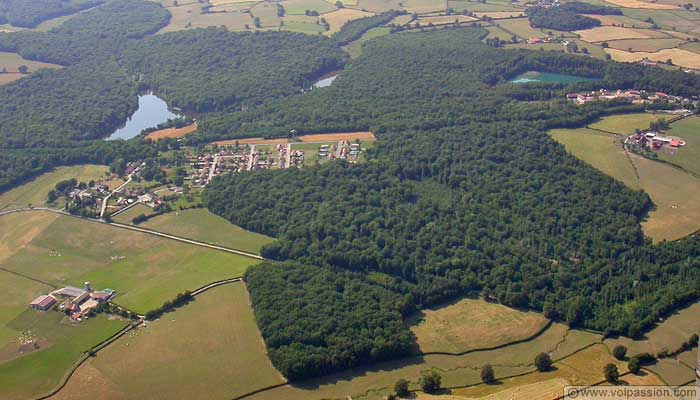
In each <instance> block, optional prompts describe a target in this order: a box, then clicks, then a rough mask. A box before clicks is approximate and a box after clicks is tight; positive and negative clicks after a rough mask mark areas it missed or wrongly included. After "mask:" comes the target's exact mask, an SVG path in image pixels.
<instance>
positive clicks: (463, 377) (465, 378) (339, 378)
mask: <svg viewBox="0 0 700 400" xmlns="http://www.w3.org/2000/svg"><path fill="white" fill-rule="evenodd" d="M599 340H600V336H599V335H594V334H590V333H586V332H579V331H569V330H568V328H567V327H566V326H564V325H562V324H553V325H552V326H551V327H550V328H549V329H547V330H546V331H545V332H544V333H543V334H542V335H540V336H538V337H537V338H535V339H533V340H532V341H529V342H524V343H519V344H515V345H512V346H507V347H505V348H502V349H498V350H491V351H483V352H473V353H468V354H465V355H461V356H447V355H425V356H417V357H412V358H408V359H404V360H397V361H390V362H384V363H379V364H376V365H373V366H371V367H366V368H356V369H353V370H350V371H347V372H344V373H339V374H334V375H331V376H328V377H326V378H322V379H315V380H311V381H307V382H304V383H303V385H300V386H293V385H285V386H282V387H280V388H277V389H273V390H270V391H267V392H263V393H259V394H256V395H253V396H251V397H250V398H251V399H255V400H268V399H270V400H272V399H282V398H283V399H285V400H297V399H298V400H312V399H328V398H338V399H339V398H346V396H352V398H353V399H363V400H375V399H376V400H379V399H382V398H383V396H385V395H386V394H387V393H389V391H390V390H392V388H393V385H394V382H396V380H398V379H400V378H404V379H407V380H409V381H410V382H411V388H412V389H417V388H418V384H417V381H418V378H419V376H420V373H421V371H426V370H430V369H435V370H437V371H439V372H440V374H441V375H442V384H443V386H445V387H451V386H460V385H467V384H479V383H480V382H481V379H480V377H479V369H480V368H481V366H483V365H484V364H486V363H490V364H492V365H495V366H497V367H496V368H495V372H496V377H503V376H510V375H514V374H520V373H527V372H530V371H534V367H533V366H532V362H533V360H534V358H535V356H536V355H537V354H539V353H540V352H542V351H545V352H546V351H552V352H553V358H555V359H557V358H561V357H563V356H566V355H569V354H571V353H573V352H574V351H576V350H578V349H581V348H583V347H585V346H588V345H591V344H592V343H595V342H597V341H599ZM600 347H602V348H603V349H604V346H600ZM606 354H608V353H607V351H606ZM596 372H598V373H599V372H600V370H597V371H596ZM490 387H492V388H494V389H498V388H499V387H501V386H499V385H493V386H490Z"/></svg>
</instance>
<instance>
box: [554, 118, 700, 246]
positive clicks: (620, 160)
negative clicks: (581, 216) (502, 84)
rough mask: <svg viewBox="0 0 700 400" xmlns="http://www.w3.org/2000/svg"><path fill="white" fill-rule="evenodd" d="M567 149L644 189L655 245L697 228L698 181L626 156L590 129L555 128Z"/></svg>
mask: <svg viewBox="0 0 700 400" xmlns="http://www.w3.org/2000/svg"><path fill="white" fill-rule="evenodd" d="M551 135H552V137H553V138H554V139H555V140H556V141H557V142H559V143H561V144H563V145H564V147H566V150H567V151H568V152H569V153H571V154H573V155H574V156H576V157H578V158H580V159H581V160H583V161H585V162H587V163H588V164H590V165H591V166H593V167H594V168H596V169H598V170H600V171H601V172H603V173H605V174H607V175H610V176H611V177H613V178H615V179H617V180H618V181H620V182H622V183H624V184H625V185H627V186H628V187H629V188H631V189H633V190H640V189H643V190H644V191H645V192H646V193H647V194H648V195H649V197H651V200H652V201H653V202H654V204H655V206H656V209H654V210H653V211H651V212H650V213H649V216H648V218H647V219H646V220H645V221H643V222H642V229H643V231H644V233H645V234H646V235H647V236H649V237H651V238H652V239H653V240H654V241H655V242H659V241H662V240H676V239H679V238H682V237H685V236H688V235H690V234H691V233H693V232H695V231H697V230H698V229H700V222H699V221H700V207H698V206H697V202H696V201H695V200H694V199H696V198H698V196H700V179H698V178H696V177H694V176H692V175H690V174H688V173H686V172H683V171H681V170H679V169H677V168H674V167H672V166H670V165H665V164H662V163H659V162H657V161H652V160H648V159H646V158H643V157H640V156H637V155H634V154H629V155H628V154H626V153H625V151H624V150H623V148H622V145H621V139H620V138H618V137H615V136H612V135H606V134H603V133H600V132H597V131H593V130H590V129H585V128H580V129H555V130H553V131H551Z"/></svg>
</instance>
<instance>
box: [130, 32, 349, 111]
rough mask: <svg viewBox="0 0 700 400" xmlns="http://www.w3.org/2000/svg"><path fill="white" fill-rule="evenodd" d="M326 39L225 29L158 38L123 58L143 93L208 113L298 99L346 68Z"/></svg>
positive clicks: (135, 46)
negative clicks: (328, 75) (291, 97)
mask: <svg viewBox="0 0 700 400" xmlns="http://www.w3.org/2000/svg"><path fill="white" fill-rule="evenodd" d="M345 59H346V56H345V53H343V52H342V51H341V50H340V49H338V48H337V47H335V46H333V44H332V43H331V42H330V41H329V40H328V39H326V38H323V37H320V36H311V35H304V34H301V33H288V34H279V33H276V32H268V33H263V32H255V33H251V32H244V33H239V34H232V33H229V32H228V31H227V30H226V29H223V28H208V29H200V30H194V31H184V32H176V33H172V34H168V35H158V36H153V37H149V38H147V39H145V40H142V41H139V42H137V43H134V44H133V45H132V46H129V48H128V49H127V50H126V51H124V53H123V54H122V57H121V61H122V63H123V65H124V66H125V67H126V68H127V69H128V70H129V71H130V72H131V73H133V74H138V75H141V76H143V77H144V78H143V80H142V81H141V82H140V86H141V88H142V89H152V90H155V91H157V92H158V94H159V95H161V96H162V97H163V98H164V99H166V100H167V101H168V103H169V104H170V105H172V106H176V107H180V108H183V109H185V110H188V111H196V112H207V111H215V110H221V109H224V108H226V107H229V106H233V107H236V108H239V109H240V108H241V107H242V106H251V105H255V104H258V103H261V102H263V101H265V100H267V99H274V98H279V97H285V96H289V95H292V94H297V93H299V92H301V91H302V90H303V89H305V88H309V87H311V85H312V84H313V82H314V80H315V79H316V78H318V77H319V76H321V75H323V74H324V73H326V72H329V71H333V70H337V69H339V68H341V67H342V66H343V64H344V63H345Z"/></svg>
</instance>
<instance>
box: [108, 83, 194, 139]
mask: <svg viewBox="0 0 700 400" xmlns="http://www.w3.org/2000/svg"><path fill="white" fill-rule="evenodd" d="M180 117H181V116H180V115H177V114H175V113H173V112H171V111H170V110H169V109H168V104H167V103H166V102H165V101H163V99H161V98H159V97H158V96H156V95H154V94H145V95H142V96H139V108H138V109H137V110H136V112H134V114H133V115H132V116H131V117H129V119H128V120H127V121H126V123H125V124H124V126H123V127H121V128H119V129H117V130H116V131H114V133H112V134H111V135H109V137H108V138H107V140H117V139H124V140H128V139H131V138H133V137H136V136H138V135H139V134H140V133H141V131H143V130H144V129H148V128H155V127H156V126H158V125H160V124H162V123H163V122H167V121H168V120H169V119H176V118H180Z"/></svg>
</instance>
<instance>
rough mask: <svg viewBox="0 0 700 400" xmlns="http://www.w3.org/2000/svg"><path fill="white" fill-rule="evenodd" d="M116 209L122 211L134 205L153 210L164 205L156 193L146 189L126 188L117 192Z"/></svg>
mask: <svg viewBox="0 0 700 400" xmlns="http://www.w3.org/2000/svg"><path fill="white" fill-rule="evenodd" d="M117 195H118V197H117V199H116V203H115V204H116V207H117V210H116V211H119V210H120V209H122V208H124V207H127V206H130V205H132V204H134V203H141V204H145V205H147V206H149V207H151V208H154V207H157V206H159V205H160V204H162V203H163V201H162V200H161V198H160V197H158V195H157V194H156V193H153V192H151V191H148V190H146V189H144V188H124V189H122V190H120V191H119V192H117Z"/></svg>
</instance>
